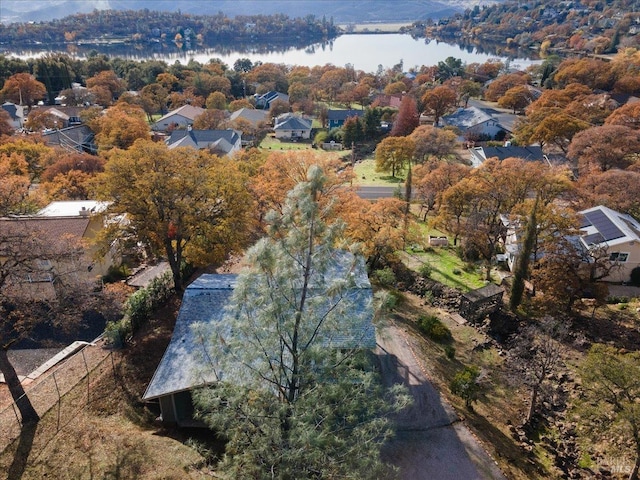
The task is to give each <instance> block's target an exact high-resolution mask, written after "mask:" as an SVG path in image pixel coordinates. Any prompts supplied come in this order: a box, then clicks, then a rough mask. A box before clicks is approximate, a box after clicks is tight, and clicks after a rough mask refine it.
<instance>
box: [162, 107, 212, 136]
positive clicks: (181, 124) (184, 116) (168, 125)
mask: <svg viewBox="0 0 640 480" xmlns="http://www.w3.org/2000/svg"><path fill="white" fill-rule="evenodd" d="M203 112H204V108H200V107H194V106H193V105H183V106H182V107H180V108H176V109H175V110H172V111H170V112H169V113H167V114H166V115H164V116H163V117H160V118H159V119H158V120H157V121H156V123H154V124H153V127H152V129H153V130H154V131H160V132H166V131H169V130H171V129H172V128H187V127H188V126H189V125H193V121H194V120H195V118H196V117H197V116H198V115H200V114H202V113H203Z"/></svg>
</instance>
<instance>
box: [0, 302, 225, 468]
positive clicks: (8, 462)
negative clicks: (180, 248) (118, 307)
mask: <svg viewBox="0 0 640 480" xmlns="http://www.w3.org/2000/svg"><path fill="white" fill-rule="evenodd" d="M178 306H179V300H177V299H174V300H173V301H172V302H171V303H170V304H169V305H168V306H167V307H166V308H164V309H163V310H162V311H161V312H159V314H158V317H157V318H156V319H155V320H153V321H152V322H150V324H149V325H147V327H146V328H145V330H144V331H143V332H140V334H139V335H138V336H137V337H136V340H135V342H134V345H133V346H131V347H129V348H128V349H126V350H125V351H123V352H122V353H121V354H118V355H117V356H116V357H114V359H115V362H114V363H115V365H116V368H115V375H114V369H113V367H110V368H106V369H101V370H100V375H97V374H93V372H92V375H90V377H89V378H90V383H89V385H87V382H86V381H82V382H80V383H79V384H78V385H77V386H76V387H75V388H74V389H73V390H71V391H70V392H69V393H68V394H67V395H65V396H64V397H63V398H62V401H61V402H60V404H59V405H57V406H55V407H54V408H52V409H51V410H50V411H49V412H48V413H47V414H46V415H44V416H43V418H42V420H41V421H40V422H39V424H38V425H37V428H36V429H35V431H34V432H32V433H33V434H32V435H30V436H31V439H29V438H27V435H23V438H22V442H20V441H16V442H13V444H11V445H10V446H9V448H7V450H5V452H3V453H2V454H1V455H0V470H3V471H9V469H10V468H12V466H13V468H17V467H16V465H17V464H18V463H21V464H22V465H21V466H20V470H23V474H22V476H21V478H22V479H24V480H29V479H34V480H35V479H38V480H40V479H42V478H55V479H74V480H75V479H82V478H87V479H88V478H127V479H128V478H136V479H142V480H144V479H149V480H151V479H167V480H169V479H175V480H182V479H204V478H211V471H210V467H209V466H208V463H207V459H206V458H205V457H203V455H201V453H200V449H198V448H194V441H193V440H192V439H195V440H197V441H198V442H200V443H201V444H206V445H208V447H209V448H210V449H211V450H212V451H214V452H217V453H218V454H219V453H220V452H221V448H222V446H221V443H220V442H219V441H218V440H217V439H216V438H215V436H214V435H213V434H212V433H210V432H208V431H206V430H194V431H188V430H182V429H181V430H178V429H165V428H159V427H158V426H157V425H156V424H155V423H154V419H155V417H156V415H157V413H156V412H152V411H150V410H149V409H148V408H147V406H146V405H144V404H143V403H142V402H141V401H140V398H141V397H142V394H143V393H144V389H145V388H146V385H147V384H148V382H149V379H150V378H151V376H152V375H153V372H154V371H155V368H156V366H157V365H158V362H159V360H160V358H161V356H162V354H163V352H164V350H165V347H166V345H167V343H168V341H169V339H170V337H171V331H172V328H173V323H174V322H175V313H176V312H177V309H178ZM87 392H89V393H87ZM87 395H88V396H89V401H87ZM29 443H30V445H29ZM25 446H26V447H28V448H26V449H25ZM25 453H26V454H27V455H25ZM25 458H26V461H25Z"/></svg>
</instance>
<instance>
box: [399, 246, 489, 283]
mask: <svg viewBox="0 0 640 480" xmlns="http://www.w3.org/2000/svg"><path fill="white" fill-rule="evenodd" d="M401 255H402V259H403V260H404V262H405V263H407V265H409V266H410V267H411V268H413V269H415V270H418V269H419V268H420V267H421V266H422V265H424V264H427V265H429V266H430V267H431V274H430V278H431V279H433V280H435V281H437V282H440V283H443V284H445V285H447V286H449V287H453V288H457V289H459V290H462V291H464V292H468V291H469V290H474V289H476V288H481V287H484V286H485V285H486V282H485V281H484V277H483V272H482V270H481V269H479V268H478V267H477V266H475V265H472V264H471V265H470V264H466V263H465V262H463V261H462V260H461V259H460V258H459V257H458V256H457V255H456V253H455V251H454V250H453V249H452V248H451V247H433V248H427V249H426V251H413V250H411V249H409V250H407V251H406V252H402V254H401Z"/></svg>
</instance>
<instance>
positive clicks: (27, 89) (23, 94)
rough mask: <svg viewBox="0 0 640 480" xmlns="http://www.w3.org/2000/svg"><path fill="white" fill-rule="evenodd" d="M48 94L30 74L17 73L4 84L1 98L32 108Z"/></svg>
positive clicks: (0, 94) (0, 92) (0, 91)
mask: <svg viewBox="0 0 640 480" xmlns="http://www.w3.org/2000/svg"><path fill="white" fill-rule="evenodd" d="M46 94H47V89H46V88H45V86H44V85H43V84H42V83H41V82H39V81H38V80H36V79H35V78H33V76H32V75H30V74H28V73H16V74H14V75H11V76H10V77H9V78H7V80H6V81H5V82H4V86H3V87H2V90H0V98H3V99H4V100H9V101H11V102H13V103H15V104H18V105H23V104H26V105H28V106H29V108H31V107H32V106H33V105H35V104H36V102H37V101H38V100H42V99H43V98H44V97H45V95H46Z"/></svg>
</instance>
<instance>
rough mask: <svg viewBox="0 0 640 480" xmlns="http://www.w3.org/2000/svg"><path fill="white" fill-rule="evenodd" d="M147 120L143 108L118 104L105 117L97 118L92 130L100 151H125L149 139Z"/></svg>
mask: <svg viewBox="0 0 640 480" xmlns="http://www.w3.org/2000/svg"><path fill="white" fill-rule="evenodd" d="M145 118H146V116H145V113H144V111H143V110H142V109H141V108H139V107H135V106H131V105H127V104H117V105H115V106H113V107H111V108H109V109H108V110H107V111H106V112H105V114H104V115H102V116H99V117H96V118H95V119H94V120H93V121H92V122H91V128H92V129H93V130H94V131H95V132H96V144H97V145H98V151H99V152H107V151H109V150H111V149H113V148H121V149H125V148H128V147H130V146H131V145H133V142H135V141H136V140H138V139H140V138H142V139H144V138H149V131H150V130H149V125H148V124H147V122H146V120H145Z"/></svg>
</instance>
